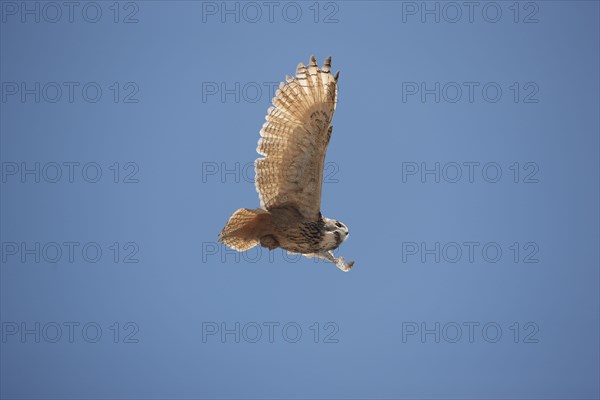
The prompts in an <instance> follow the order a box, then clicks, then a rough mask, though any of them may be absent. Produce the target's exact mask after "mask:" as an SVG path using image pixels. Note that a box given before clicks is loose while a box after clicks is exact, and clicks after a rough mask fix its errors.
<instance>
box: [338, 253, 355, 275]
mask: <svg viewBox="0 0 600 400" xmlns="http://www.w3.org/2000/svg"><path fill="white" fill-rule="evenodd" d="M335 265H336V267H338V268H339V269H341V270H342V271H344V272H348V271H350V270H351V269H352V267H353V266H354V261H349V262H348V263H346V262H345V261H344V257H340V258H338V259H337V261H336V263H335Z"/></svg>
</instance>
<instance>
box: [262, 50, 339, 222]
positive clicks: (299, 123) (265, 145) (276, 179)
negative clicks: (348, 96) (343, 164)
mask: <svg viewBox="0 0 600 400" xmlns="http://www.w3.org/2000/svg"><path fill="white" fill-rule="evenodd" d="M330 71H331V57H329V58H327V59H326V60H325V63H324V64H323V67H322V68H319V66H318V65H317V60H316V59H315V58H314V56H311V58H310V64H309V65H308V66H304V65H303V64H299V65H298V68H297V69H296V77H295V78H292V77H289V76H288V77H286V82H285V83H281V84H280V85H279V89H278V90H277V93H276V95H275V97H274V98H273V106H272V107H270V108H269V110H268V111H267V116H266V120H267V122H265V124H264V125H263V127H262V129H261V131H260V136H261V138H260V140H259V141H258V147H257V149H256V151H257V152H258V153H259V154H262V155H264V156H265V158H258V159H257V160H256V161H255V163H254V166H255V169H256V181H255V182H256V191H257V192H258V194H259V197H260V204H261V207H263V208H265V209H267V210H270V209H273V208H277V207H280V206H283V205H292V206H294V207H295V208H296V209H297V210H298V211H299V212H300V213H301V214H302V215H303V216H304V217H305V218H307V219H309V220H316V219H318V218H319V215H320V214H319V213H320V209H321V183H322V181H323V164H324V162H325V153H326V151H327V145H328V144H329V139H330V137H331V132H332V128H331V127H330V123H331V119H332V118H333V112H334V110H335V105H336V101H337V78H338V74H336V76H333V75H331V73H330Z"/></svg>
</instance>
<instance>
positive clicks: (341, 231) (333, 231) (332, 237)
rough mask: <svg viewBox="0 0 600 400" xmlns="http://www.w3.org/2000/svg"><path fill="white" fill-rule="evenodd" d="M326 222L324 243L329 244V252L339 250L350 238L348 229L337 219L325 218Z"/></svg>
mask: <svg viewBox="0 0 600 400" xmlns="http://www.w3.org/2000/svg"><path fill="white" fill-rule="evenodd" d="M323 221H324V222H325V229H324V230H325V235H324V241H325V242H326V243H327V247H328V249H327V250H333V249H335V248H337V247H338V246H339V245H340V244H342V242H343V241H344V240H346V238H347V237H348V234H349V232H348V227H347V226H346V225H344V224H343V223H342V222H340V221H338V220H337V219H329V218H325V217H323Z"/></svg>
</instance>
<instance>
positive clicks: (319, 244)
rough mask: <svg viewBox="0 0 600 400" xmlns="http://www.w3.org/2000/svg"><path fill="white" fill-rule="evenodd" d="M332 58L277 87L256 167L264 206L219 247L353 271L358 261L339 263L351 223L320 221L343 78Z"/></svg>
mask: <svg viewBox="0 0 600 400" xmlns="http://www.w3.org/2000/svg"><path fill="white" fill-rule="evenodd" d="M330 71H331V57H329V58H327V59H326V60H325V63H324V65H323V67H322V68H319V65H318V64H317V60H316V59H315V57H314V56H311V57H310V63H309V65H308V66H305V65H304V64H302V63H300V64H299V65H298V67H297V69H296V77H290V76H286V82H285V83H283V82H282V83H280V84H279V89H278V90H277V93H276V95H275V97H274V98H273V106H272V107H270V108H269V109H268V111H267V116H266V118H265V119H266V121H267V122H265V123H264V125H263V126H262V129H261V131H260V136H261V138H260V139H259V141H258V147H257V149H256V151H257V152H258V153H259V154H261V155H263V156H265V157H264V158H258V159H256V161H255V162H254V168H255V172H256V178H255V184H256V191H257V192H258V197H259V199H260V206H261V207H260V208H257V209H248V208H240V209H239V210H237V211H236V212H235V213H234V214H233V215H232V216H231V218H229V221H228V222H227V224H226V225H225V227H224V228H223V230H222V231H221V233H220V234H219V241H220V242H222V243H224V244H225V245H227V246H229V247H231V248H232V249H235V250H237V251H245V250H248V249H250V248H252V247H254V246H256V245H259V244H260V245H261V246H263V247H266V248H268V249H269V250H273V249H276V248H277V247H280V248H282V249H285V250H287V251H288V252H290V253H298V254H302V255H304V256H306V257H319V258H323V259H326V260H328V261H331V262H333V263H335V265H336V266H337V267H338V268H339V269H341V270H342V271H349V270H350V269H351V268H352V266H353V265H354V261H350V262H348V263H346V262H345V261H344V258H343V257H339V258H336V257H335V256H334V255H333V253H332V250H334V249H336V248H337V247H338V246H339V245H340V244H341V243H342V242H343V241H344V240H346V238H347V237H348V228H347V227H346V225H344V224H343V223H341V222H340V221H338V220H335V219H329V218H325V217H324V216H322V215H321V183H322V181H323V164H324V161H325V152H326V151H327V145H328V144H329V139H330V138H331V132H332V128H333V127H332V126H331V125H330V123H331V119H332V118H333V112H334V110H335V105H336V102H337V81H338V77H339V72H338V73H337V74H336V75H335V76H334V75H331V73H330Z"/></svg>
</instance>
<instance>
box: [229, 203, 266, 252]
mask: <svg viewBox="0 0 600 400" xmlns="http://www.w3.org/2000/svg"><path fill="white" fill-rule="evenodd" d="M270 221H271V214H270V213H269V212H268V211H265V210H263V209H261V208H257V209H254V210H250V209H248V208H240V209H239V210H237V211H236V212H234V213H233V215H232V216H231V218H229V221H227V224H226V225H225V227H224V228H223V230H222V231H221V233H219V241H220V242H222V243H224V244H225V245H227V246H229V247H231V248H232V249H234V250H237V251H244V250H248V249H251V248H253V247H254V246H256V245H257V244H259V243H260V238H261V237H262V236H263V235H264V234H265V232H266V230H267V229H268V226H269V223H270Z"/></svg>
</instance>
